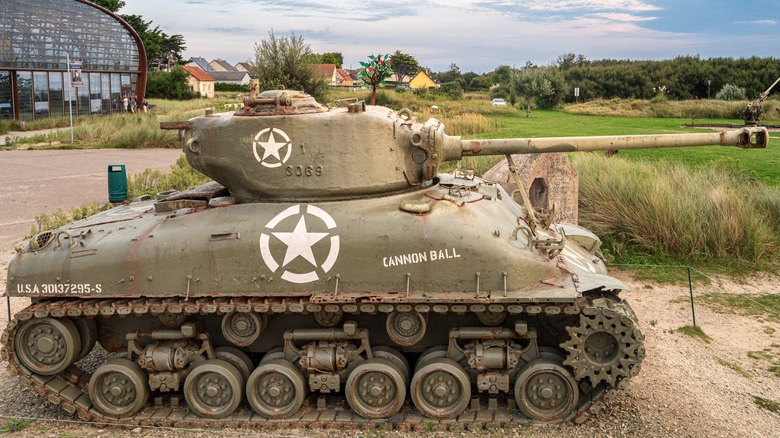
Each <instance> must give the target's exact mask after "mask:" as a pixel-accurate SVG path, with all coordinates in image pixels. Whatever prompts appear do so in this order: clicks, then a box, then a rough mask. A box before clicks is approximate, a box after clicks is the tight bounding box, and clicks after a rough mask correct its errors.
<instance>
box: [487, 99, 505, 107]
mask: <svg viewBox="0 0 780 438" xmlns="http://www.w3.org/2000/svg"><path fill="white" fill-rule="evenodd" d="M491 104H492V105H493V106H506V102H505V101H504V99H493V102H492V103H491Z"/></svg>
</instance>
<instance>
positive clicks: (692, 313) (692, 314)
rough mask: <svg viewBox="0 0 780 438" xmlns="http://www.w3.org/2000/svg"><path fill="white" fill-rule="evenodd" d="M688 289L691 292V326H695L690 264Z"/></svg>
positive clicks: (689, 268)
mask: <svg viewBox="0 0 780 438" xmlns="http://www.w3.org/2000/svg"><path fill="white" fill-rule="evenodd" d="M687 268H688V291H689V292H690V293H691V316H693V326H694V327H696V311H695V310H693V283H692V282H691V266H690V265H688V266H687Z"/></svg>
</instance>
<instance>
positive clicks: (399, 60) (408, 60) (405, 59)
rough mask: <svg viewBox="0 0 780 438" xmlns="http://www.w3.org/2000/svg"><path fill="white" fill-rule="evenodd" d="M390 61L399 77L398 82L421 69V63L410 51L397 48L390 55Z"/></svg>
mask: <svg viewBox="0 0 780 438" xmlns="http://www.w3.org/2000/svg"><path fill="white" fill-rule="evenodd" d="M390 62H391V63H392V64H393V71H394V72H395V76H396V77H397V78H398V82H401V81H403V79H404V76H411V75H414V74H416V73H417V72H419V71H420V64H418V63H417V60H416V59H414V57H413V56H412V55H409V54H408V53H402V52H401V51H400V50H396V51H395V53H393V54H392V55H390Z"/></svg>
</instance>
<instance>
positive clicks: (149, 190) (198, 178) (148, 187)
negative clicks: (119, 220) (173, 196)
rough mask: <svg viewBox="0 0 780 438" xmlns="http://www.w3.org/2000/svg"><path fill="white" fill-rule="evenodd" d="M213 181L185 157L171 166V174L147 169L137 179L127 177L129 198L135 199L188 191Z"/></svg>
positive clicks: (181, 157)
mask: <svg viewBox="0 0 780 438" xmlns="http://www.w3.org/2000/svg"><path fill="white" fill-rule="evenodd" d="M209 181H211V178H209V177H207V176H206V175H203V174H202V173H200V172H198V171H197V170H195V169H193V168H192V167H190V165H189V163H187V159H186V158H185V157H184V155H182V156H180V157H179V159H178V160H176V164H174V165H173V166H171V173H170V174H164V173H162V172H160V171H159V170H152V169H146V170H144V171H143V172H141V173H139V174H138V175H136V176H135V177H129V176H128V177H127V198H128V199H135V198H137V197H139V196H141V195H152V196H156V195H157V194H158V193H160V192H165V191H168V190H187V189H190V188H193V187H195V186H199V185H201V184H205V183H207V182H209Z"/></svg>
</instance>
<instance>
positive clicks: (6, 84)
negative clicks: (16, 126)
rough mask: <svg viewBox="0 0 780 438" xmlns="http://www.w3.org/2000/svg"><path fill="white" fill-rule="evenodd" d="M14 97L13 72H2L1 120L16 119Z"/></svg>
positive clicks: (0, 87) (0, 88)
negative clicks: (12, 86) (12, 87)
mask: <svg viewBox="0 0 780 438" xmlns="http://www.w3.org/2000/svg"><path fill="white" fill-rule="evenodd" d="M13 96H14V95H13V90H12V89H11V72H9V71H0V120H4V119H13V118H14V100H13Z"/></svg>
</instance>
